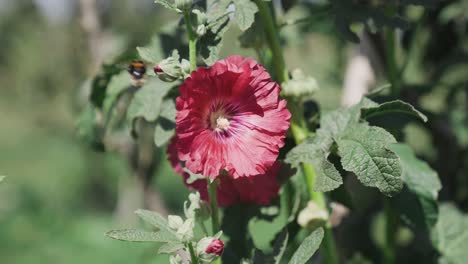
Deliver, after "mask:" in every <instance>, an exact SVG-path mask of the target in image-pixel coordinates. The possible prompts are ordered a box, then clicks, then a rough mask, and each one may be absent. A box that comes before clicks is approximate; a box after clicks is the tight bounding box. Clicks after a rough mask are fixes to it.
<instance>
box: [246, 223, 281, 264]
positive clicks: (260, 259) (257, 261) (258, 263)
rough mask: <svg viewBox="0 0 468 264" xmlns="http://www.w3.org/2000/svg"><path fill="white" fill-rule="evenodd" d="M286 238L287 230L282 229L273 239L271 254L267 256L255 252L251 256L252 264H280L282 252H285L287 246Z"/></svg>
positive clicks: (257, 251) (258, 251) (260, 252)
mask: <svg viewBox="0 0 468 264" xmlns="http://www.w3.org/2000/svg"><path fill="white" fill-rule="evenodd" d="M288 237H289V235H288V230H287V229H283V231H281V232H280V233H279V234H278V236H277V237H276V239H275V242H274V244H273V252H272V253H271V254H269V255H266V254H264V253H263V252H262V251H260V250H255V253H254V256H253V263H254V264H263V263H271V264H279V263H280V262H281V258H282V257H283V254H284V251H285V250H286V246H287V244H288Z"/></svg>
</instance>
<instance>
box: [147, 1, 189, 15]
mask: <svg viewBox="0 0 468 264" xmlns="http://www.w3.org/2000/svg"><path fill="white" fill-rule="evenodd" d="M154 2H155V3H156V4H160V5H162V6H164V7H165V8H167V9H169V10H172V11H176V12H177V13H181V12H182V10H180V9H178V8H177V7H175V5H174V4H172V3H171V2H169V1H167V0H155V1H154Z"/></svg>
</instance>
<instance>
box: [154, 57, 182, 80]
mask: <svg viewBox="0 0 468 264" xmlns="http://www.w3.org/2000/svg"><path fill="white" fill-rule="evenodd" d="M179 58H180V57H179V53H178V51H177V50H174V51H173V52H172V56H171V57H169V58H166V59H164V60H162V61H161V62H160V63H159V64H158V65H157V66H156V67H155V69H154V72H155V73H156V75H157V76H158V77H159V79H161V80H162V81H164V82H173V81H175V80H177V79H180V78H183V77H184V74H183V72H182V67H181V64H180V62H179Z"/></svg>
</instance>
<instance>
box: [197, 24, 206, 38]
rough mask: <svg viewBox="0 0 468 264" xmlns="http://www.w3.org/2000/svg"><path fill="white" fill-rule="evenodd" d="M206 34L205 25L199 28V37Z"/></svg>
mask: <svg viewBox="0 0 468 264" xmlns="http://www.w3.org/2000/svg"><path fill="white" fill-rule="evenodd" d="M205 34H206V27H205V25H199V26H197V36H199V37H201V36H203V35H205Z"/></svg>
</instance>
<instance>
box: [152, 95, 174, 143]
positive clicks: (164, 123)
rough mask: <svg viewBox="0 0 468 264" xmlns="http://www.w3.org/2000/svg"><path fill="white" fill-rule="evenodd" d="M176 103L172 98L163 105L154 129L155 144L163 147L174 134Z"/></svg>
mask: <svg viewBox="0 0 468 264" xmlns="http://www.w3.org/2000/svg"><path fill="white" fill-rule="evenodd" d="M176 112H177V111H176V108H175V103H174V101H172V100H169V99H168V100H164V101H163V102H162V105H161V113H160V116H159V119H158V122H157V123H156V128H155V130H154V144H156V146H157V147H162V146H163V145H164V144H166V143H167V142H169V140H170V139H171V138H172V136H173V135H174V131H175V116H176Z"/></svg>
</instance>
